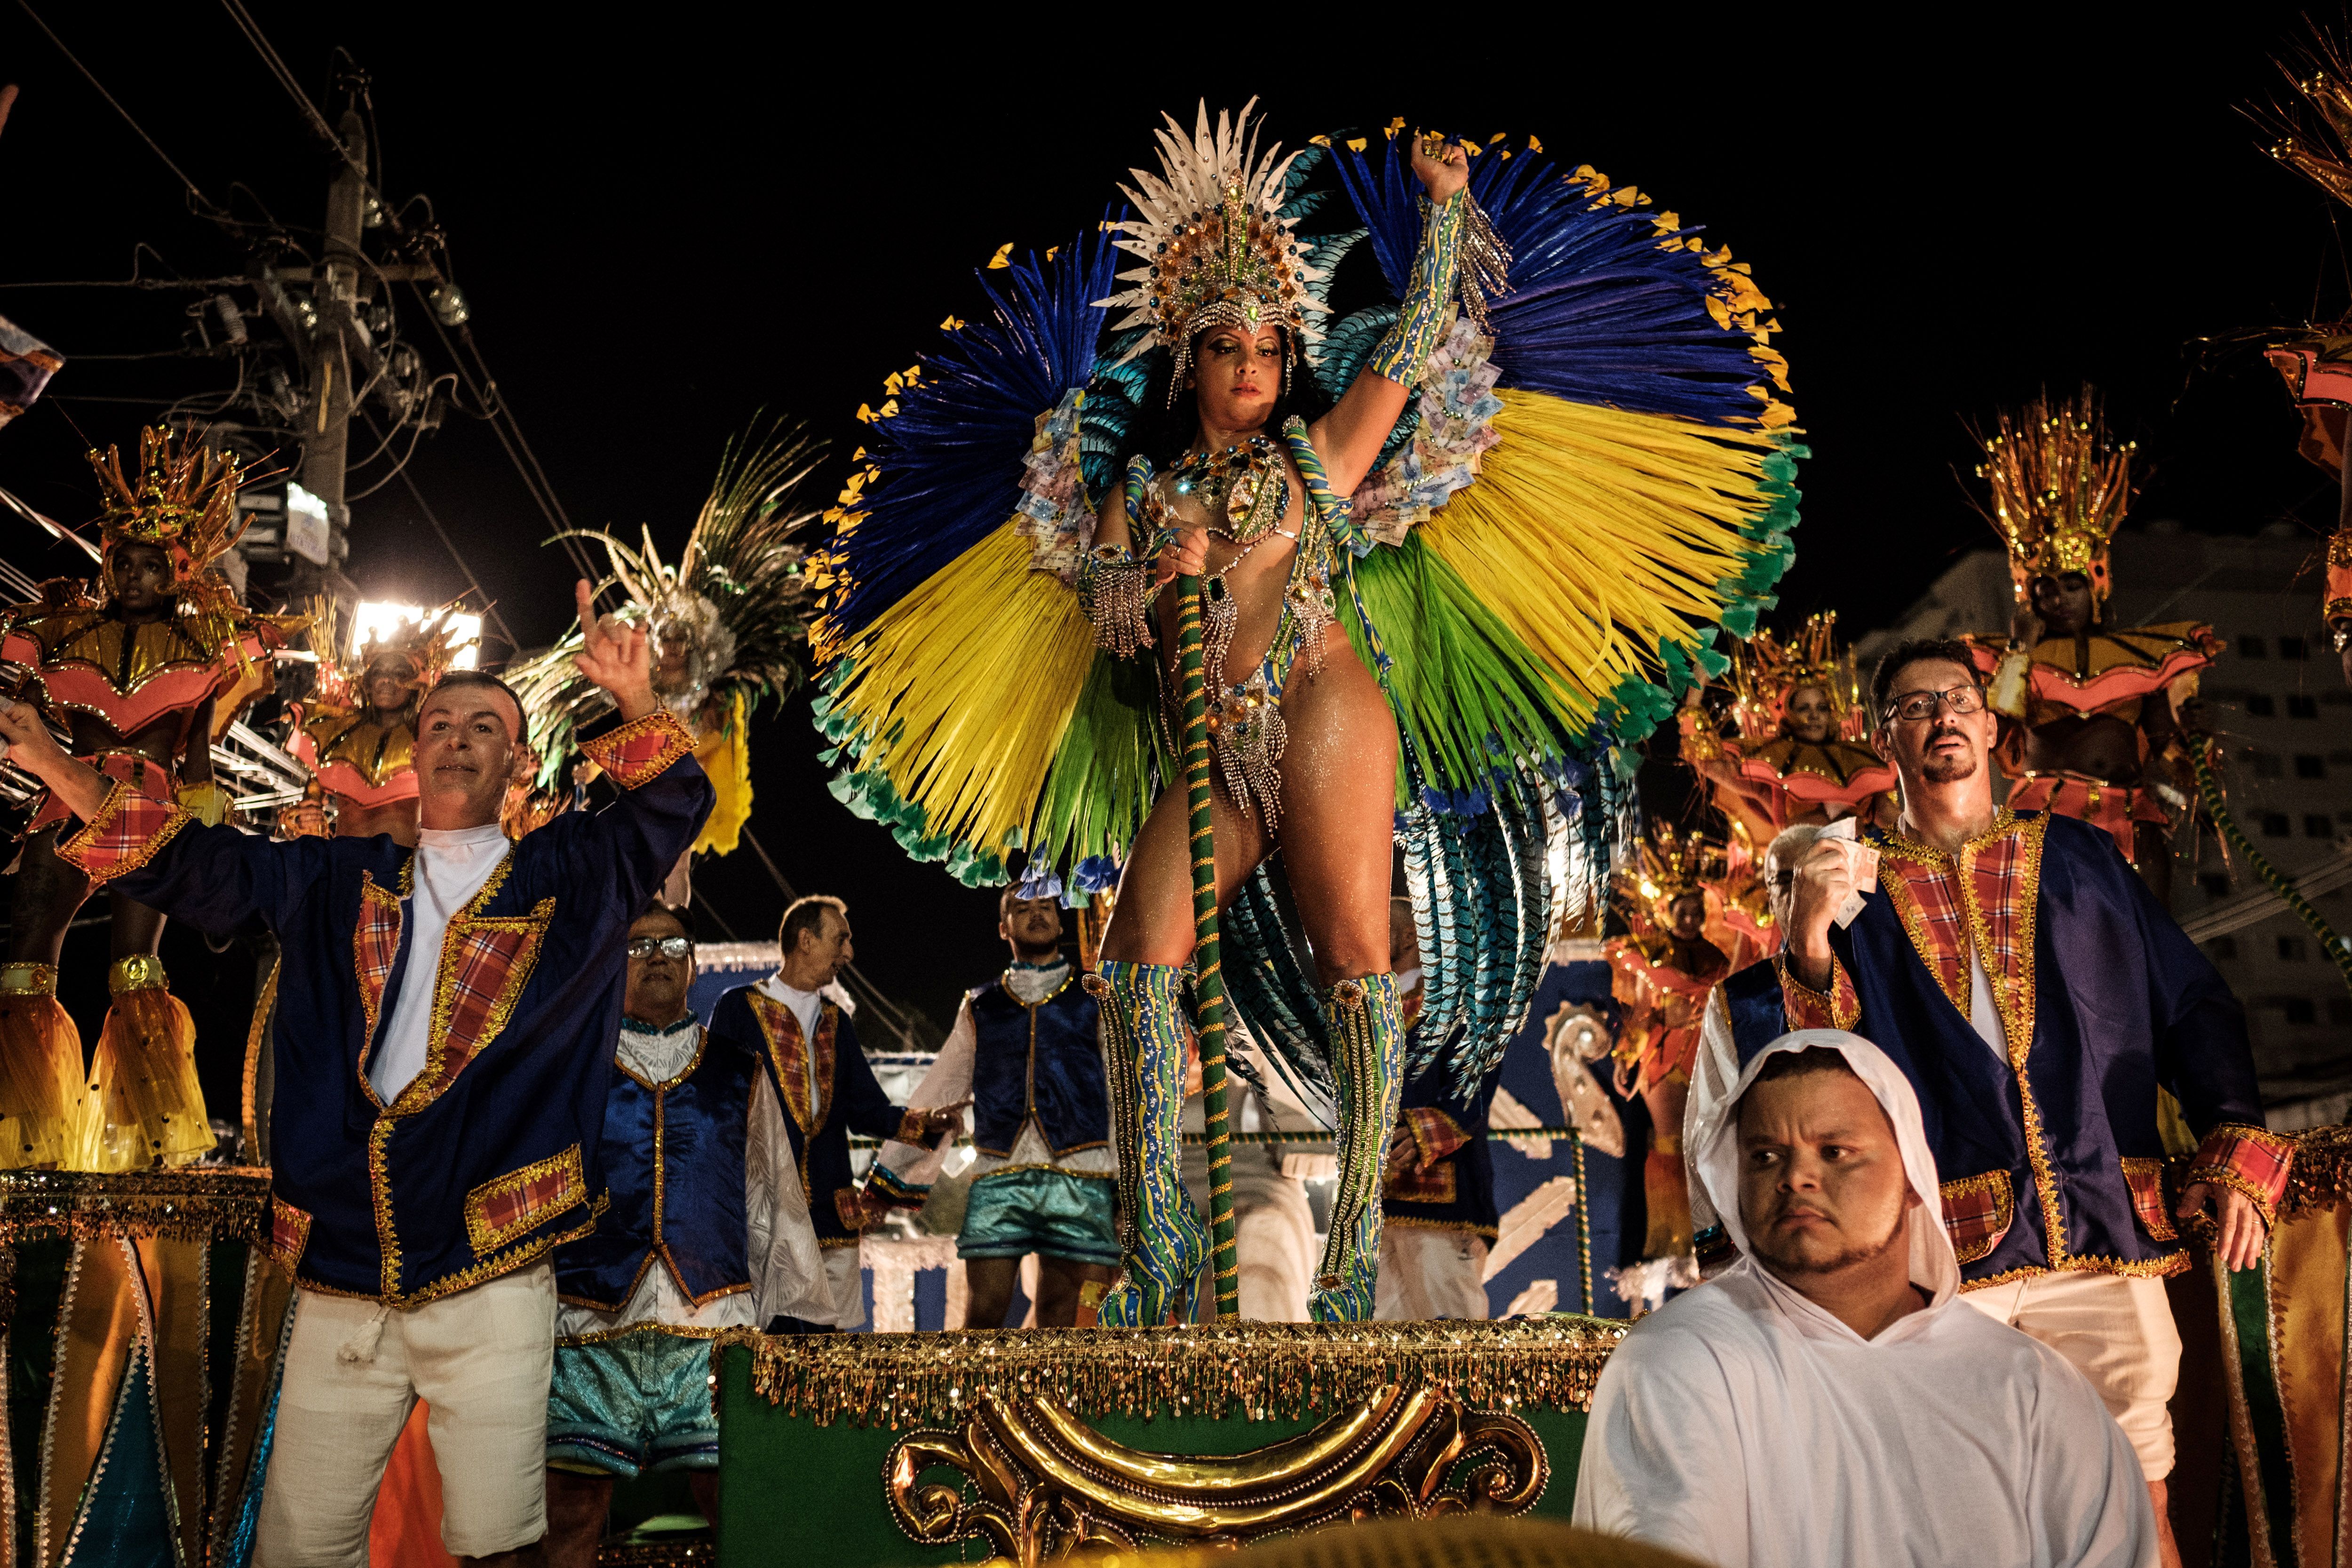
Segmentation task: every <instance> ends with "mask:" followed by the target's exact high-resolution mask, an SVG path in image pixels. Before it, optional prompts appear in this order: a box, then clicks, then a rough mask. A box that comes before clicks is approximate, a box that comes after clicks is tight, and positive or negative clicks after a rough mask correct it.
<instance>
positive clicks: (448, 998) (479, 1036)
mask: <svg viewBox="0 0 2352 1568" xmlns="http://www.w3.org/2000/svg"><path fill="white" fill-rule="evenodd" d="M513 868H514V851H513V850H512V849H509V850H508V851H507V858H505V859H503V860H501V861H499V868H498V869H497V870H495V871H493V872H491V873H490V879H489V880H488V881H487V882H485V883H483V884H482V890H481V891H480V892H478V893H477V894H475V895H474V896H473V898H472V899H470V900H467V904H466V907H465V909H464V910H461V911H459V913H458V914H457V917H456V918H455V919H453V920H451V921H450V922H449V929H448V931H446V932H445V933H444V934H443V936H442V938H441V962H440V969H439V973H437V974H436V976H435V980H434V986H433V1026H432V1034H431V1036H430V1042H431V1043H430V1044H429V1045H428V1046H427V1047H426V1050H425V1070H424V1071H422V1072H420V1073H418V1074H417V1075H416V1081H415V1082H414V1083H412V1084H410V1085H409V1086H408V1088H406V1089H404V1090H402V1091H401V1096H400V1099H399V1100H398V1101H397V1102H395V1103H394V1106H393V1110H394V1111H395V1112H397V1113H401V1114H408V1113H412V1112H415V1111H418V1110H423V1109H424V1108H425V1107H426V1106H428V1105H430V1104H432V1103H433V1101H434V1100H437V1099H439V1098H440V1096H441V1095H442V1093H443V1092H444V1091H445V1090H446V1089H448V1087H449V1086H450V1085H451V1084H453V1083H455V1082H457V1075H458V1074H459V1073H461V1072H463V1071H465V1070H466V1068H467V1065H468V1064H469V1063H471V1062H472V1061H473V1059H474V1058H476V1057H478V1056H480V1055H481V1054H482V1053H483V1052H484V1051H486V1050H488V1049H489V1047H490V1046H491V1044H492V1043H493V1042H495V1041H496V1040H497V1039H498V1037H499V1034H500V1033H501V1032H502V1031H504V1030H505V1028H506V1026H507V1022H508V1020H509V1018H511V1017H512V1016H513V1015H514V1007H515V1002H516V1001H517V999H518V998H520V996H521V994H522V989H523V987H524V986H525V985H527V984H530V976H531V971H532V970H533V969H535V968H536V967H537V966H538V963H539V950H540V945H541V942H543V941H544V940H545V938H546V935H547V927H548V924H549V922H550V921H552V920H553V919H554V918H555V900H553V899H551V898H550V899H541V900H539V902H538V903H537V904H535V905H533V906H532V907H531V911H530V913H529V914H527V915H499V916H485V915H484V914H482V913H481V911H482V910H483V909H485V908H486V907H488V904H489V902H490V900H492V899H495V898H497V897H498V895H499V891H500V890H501V889H504V888H505V886H506V880H507V874H508V872H509V871H510V870H512V869H513Z"/></svg>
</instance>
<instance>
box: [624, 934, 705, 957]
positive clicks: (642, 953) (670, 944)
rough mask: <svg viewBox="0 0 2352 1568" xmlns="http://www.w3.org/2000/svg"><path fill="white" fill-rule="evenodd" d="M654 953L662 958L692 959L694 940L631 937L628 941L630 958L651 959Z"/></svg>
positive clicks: (681, 937)
mask: <svg viewBox="0 0 2352 1568" xmlns="http://www.w3.org/2000/svg"><path fill="white" fill-rule="evenodd" d="M656 952H658V953H660V954H661V955H662V956H663V957H664V958H675V959H680V960H684V959H688V958H692V957H693V956H694V939H693V938H692V937H690V936H633V937H631V938H630V939H629V956H630V957H631V958H651V957H652V956H653V955H654V954H655V953H656Z"/></svg>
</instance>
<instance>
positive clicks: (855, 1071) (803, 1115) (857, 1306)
mask: <svg viewBox="0 0 2352 1568" xmlns="http://www.w3.org/2000/svg"><path fill="white" fill-rule="evenodd" d="M776 941H777V945H778V947H779V948H780V950H781V952H782V963H780V964H779V965H778V966H777V969H776V972H775V973H773V974H771V975H770V976H768V978H766V979H765V980H762V981H761V982H760V983H759V984H756V985H739V986H737V987H736V988H735V989H734V990H732V991H730V992H728V993H727V994H725V995H723V996H721V997H720V998H719V1005H718V1006H717V1007H716V1008H714V1009H712V1011H711V1015H710V1039H711V1041H712V1043H713V1044H715V1045H719V1046H723V1047H727V1048H728V1049H730V1050H740V1051H746V1052H749V1053H750V1054H751V1055H752V1056H754V1057H756V1058H759V1059H760V1060H761V1061H762V1062H765V1063H766V1064H767V1068H768V1071H769V1073H770V1074H771V1075H772V1080H773V1082H774V1084H775V1087H776V1092H777V1093H778V1094H779V1095H780V1096H781V1097H782V1100H783V1104H784V1111H785V1116H784V1131H785V1135H786V1136H787V1138H788V1139H789V1140H790V1142H791V1144H792V1152H793V1163H794V1164H795V1165H796V1166H797V1167H798V1169H799V1171H800V1177H801V1189H802V1191H803V1192H804V1193H806V1194H808V1206H809V1215H810V1218H811V1219H813V1220H814V1222H815V1226H816V1239H817V1245H818V1246H819V1247H823V1248H824V1266H825V1276H826V1279H827V1281H828V1285H829V1291H830V1295H831V1300H832V1311H831V1313H830V1314H829V1315H828V1316H826V1317H824V1318H823V1319H819V1320H817V1321H823V1322H830V1323H831V1324H832V1325H833V1326H835V1327H836V1328H842V1329H854V1328H856V1327H857V1325H858V1324H860V1323H862V1322H864V1321H866V1292H865V1285H864V1281H863V1279H862V1276H861V1268H860V1265H859V1262H858V1254H857V1243H858V1238H859V1237H861V1236H863V1235H864V1234H865V1232H866V1228H867V1227H868V1226H871V1225H873V1224H874V1222H875V1221H876V1220H877V1219H879V1218H880V1217H881V1213H882V1210H881V1206H880V1205H879V1204H878V1203H877V1204H875V1205H868V1203H867V1201H866V1194H864V1193H862V1192H861V1191H860V1190H859V1189H858V1186H857V1184H856V1177H855V1175H854V1174H853V1173H852V1170H851V1166H850V1160H849V1135H850V1134H851V1133H852V1132H856V1133H857V1134H859V1135H861V1136H863V1137H866V1138H896V1139H898V1140H900V1141H902V1142H908V1143H923V1144H929V1143H932V1142H936V1141H938V1140H939V1139H940V1138H941V1137H943V1136H945V1135H946V1134H948V1133H950V1132H953V1131H956V1130H957V1129H958V1128H960V1127H961V1126H962V1124H963V1113H962V1112H961V1110H935V1111H924V1110H908V1109H907V1108H906V1107H904V1106H898V1105H893V1104H891V1103H890V1097H889V1096H888V1095H887V1094H885V1093H883V1092H882V1086H881V1084H880V1083H878V1082H877V1081H876V1079H875V1077H874V1068H872V1066H870V1065H869V1064H868V1063H867V1062H866V1053H865V1052H864V1051H863V1050H861V1049H860V1048H859V1047H858V1044H857V1029H856V1026H855V1025H853V1024H852V1023H851V1022H850V1021H849V1015H848V1013H847V1012H846V1010H845V1009H844V1008H843V1007H842V1006H841V1005H840V1004H839V1003H837V1002H835V1000H834V999H833V998H832V997H830V996H828V995H826V994H824V992H825V989H826V987H828V986H830V985H832V984H833V983H834V982H835V980H836V979H838V978H839V977H840V974H841V971H842V969H843V967H844V966H845V965H846V964H847V963H849V962H850V961H851V960H852V959H853V958H855V957H856V947H855V946H854V944H853V943H852V942H851V938H850V931H849V908H848V906H847V905H846V904H844V903H843V902H842V901H841V900H839V899H836V898H834V897H832V896H830V895H828V894H824V893H812V894H810V895H809V896H808V897H806V898H803V899H799V900H794V902H793V905H792V907H791V908H790V909H787V910H785V911H784V919H783V924H782V927H781V928H780V929H779V931H778V932H777V936H776ZM798 1315H799V1316H803V1317H807V1316H810V1314H806V1313H803V1314H798Z"/></svg>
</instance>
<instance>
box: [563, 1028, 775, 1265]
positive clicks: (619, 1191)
mask: <svg viewBox="0 0 2352 1568" xmlns="http://www.w3.org/2000/svg"><path fill="white" fill-rule="evenodd" d="M759 1070H760V1063H759V1058H756V1057H754V1056H752V1055H751V1053H750V1052H748V1051H745V1050H742V1049H740V1047H732V1046H730V1045H729V1044H728V1043H727V1042H726V1041H723V1040H720V1039H719V1038H717V1037H713V1036H711V1035H709V1034H705V1035H704V1036H703V1037H702V1041H701V1044H700V1046H699V1047H698V1049H697V1051H696V1053H695V1056H694V1058H693V1059H692V1060H691V1061H689V1062H688V1064H687V1067H686V1068H685V1070H684V1071H683V1072H681V1073H680V1074H679V1075H678V1076H677V1077H676V1078H673V1079H667V1080H665V1081H662V1082H659V1083H656V1082H653V1081H650V1080H648V1079H642V1078H639V1077H638V1076H637V1075H636V1074H635V1073H634V1072H632V1071H631V1070H630V1069H629V1068H627V1067H626V1066H625V1065H622V1064H620V1063H618V1062H615V1064H614V1072H613V1090H612V1093H611V1094H610V1095H609V1096H608V1097H607V1098H606V1100H605V1101H604V1138H603V1140H602V1143H601V1152H602V1157H603V1161H604V1180H605V1182H606V1183H607V1184H609V1188H610V1191H611V1194H612V1206H611V1207H609V1208H607V1209H606V1210H605V1211H604V1217H603V1218H602V1219H601V1220H599V1221H598V1222H597V1226H596V1230H595V1233H594V1234H593V1235H592V1236H589V1237H583V1239H581V1240H579V1241H574V1242H571V1243H569V1244H567V1245H566V1246H564V1247H562V1248H560V1249H558V1251H557V1252H556V1255H555V1286H556V1291H557V1293H558V1294H559V1295H561V1296H562V1299H563V1300H566V1301H568V1302H570V1303H572V1305H573V1306H578V1307H593V1308H596V1309H598V1310H603V1311H607V1312H612V1311H618V1310H620V1309H621V1308H622V1307H623V1306H625V1305H626V1304H627V1302H628V1300H629V1296H630V1294H631V1293H632V1292H633V1291H635V1289H636V1287H637V1282H638V1280H639V1279H640V1278H641V1277H642V1276H643V1275H644V1273H645V1271H646V1269H647V1268H665V1267H666V1268H668V1269H669V1270H670V1271H671V1273H672V1274H674V1275H675V1276H676V1277H677V1282H678V1284H679V1285H680V1286H681V1287H683V1288H684V1289H685V1291H686V1293H687V1294H688V1296H690V1297H692V1298H693V1299H694V1304H695V1305H696V1306H698V1307H699V1306H701V1305H703V1304H704V1303H705V1302H708V1301H711V1300H717V1299H718V1298H719V1297H720V1296H726V1295H731V1294H733V1293H734V1292H736V1291H739V1290H748V1289H751V1259H750V1256H749V1248H748V1244H747V1237H748V1231H747V1227H746V1220H745V1216H744V1212H743V1147H744V1143H745V1142H746V1140H747V1139H748V1137H749V1136H750V1121H749V1118H750V1112H751V1085H752V1080H753V1078H754V1075H756V1074H757V1073H758V1072H759Z"/></svg>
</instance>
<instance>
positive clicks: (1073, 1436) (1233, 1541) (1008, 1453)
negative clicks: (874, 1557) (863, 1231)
mask: <svg viewBox="0 0 2352 1568" xmlns="http://www.w3.org/2000/svg"><path fill="white" fill-rule="evenodd" d="M935 1468H949V1469H953V1470H957V1471H960V1472H961V1474H962V1476H963V1477H964V1479H965V1481H966V1482H968V1483H969V1485H970V1487H971V1489H974V1490H976V1491H977V1493H978V1496H977V1498H967V1496H966V1488H965V1486H964V1485H963V1484H961V1483H960V1484H958V1485H954V1486H949V1485H942V1484H938V1483H929V1484H927V1483H925V1482H924V1480H923V1479H922V1478H923V1476H924V1474H925V1472H927V1471H929V1470H932V1469H935ZM1550 1479H1551V1468H1550V1465H1549V1461H1548V1460H1547V1459H1546V1458H1545V1456H1544V1448H1543V1444H1542V1443H1541V1442H1540V1441H1539V1440H1538V1438H1537V1436H1536V1434H1535V1431H1534V1429H1533V1428H1531V1427H1530V1426H1528V1424H1527V1423H1526V1422H1524V1421H1522V1420H1520V1419H1519V1418H1518V1417H1517V1416H1515V1415H1486V1414H1481V1413H1478V1412H1475V1411H1472V1410H1469V1409H1467V1408H1465V1406H1464V1405H1463V1404H1462V1403H1461V1401H1459V1400H1458V1399H1456V1398H1454V1396H1453V1395H1452V1394H1448V1393H1446V1392H1444V1390H1442V1389H1439V1388H1435V1387H1433V1386H1430V1385H1428V1384H1423V1385H1422V1386H1420V1387H1417V1388H1412V1389H1411V1390H1408V1389H1407V1388H1405V1387H1404V1386H1403V1385H1402V1384H1390V1385H1388V1386H1387V1387H1384V1388H1381V1389H1380V1390H1378V1391H1377V1392H1375V1393H1374V1394H1373V1395H1372V1397H1371V1398H1370V1400H1369V1401H1367V1402H1366V1403H1364V1404H1362V1405H1358V1406H1357V1407H1356V1408H1354V1409H1352V1410H1348V1411H1345V1412H1343V1413H1341V1414H1340V1415H1335V1416H1333V1417H1332V1418H1331V1419H1329V1420H1328V1421H1326V1422H1324V1423H1323V1424H1322V1425H1320V1426H1317V1427H1315V1428H1314V1429H1313V1430H1312V1431H1309V1432H1306V1433H1302V1434H1301V1435H1299V1436H1296V1437H1291V1438H1287V1439H1286V1440H1284V1441H1282V1442H1279V1443H1276V1444H1273V1445H1271V1446H1269V1447H1264V1448H1257V1449H1254V1450H1252V1451H1251V1452H1249V1453H1245V1454H1237V1455H1231V1456H1227V1455H1203V1456H1199V1457H1194V1456H1188V1455H1181V1454H1155V1453H1150V1452H1146V1451H1144V1450H1142V1449H1137V1448H1129V1447H1125V1446H1123V1445H1121V1444H1118V1443H1115V1442H1113V1441H1111V1440H1110V1439H1109V1438H1108V1437H1105V1436H1102V1435H1101V1434H1100V1433H1098V1432H1097V1431H1095V1430H1094V1429H1093V1428H1092V1427H1090V1426H1087V1425H1086V1423H1084V1422H1083V1421H1081V1420H1079V1419H1078V1418H1077V1417H1076V1416H1074V1415H1071V1414H1070V1413H1069V1412H1068V1411H1066V1410H1065V1409H1064V1408H1063V1407H1062V1406H1061V1405H1057V1404H1056V1403H1055V1402H1054V1401H1053V1400H1051V1399H1047V1398H1044V1397H1042V1396H1038V1395H1034V1394H1025V1395H1020V1396H1016V1397H1014V1398H1012V1399H1009V1400H1008V1399H1001V1398H999V1397H997V1396H996V1395H994V1394H982V1395H981V1396H980V1398H979V1399H978V1400H977V1401H976V1407H975V1408H974V1409H973V1411H972V1413H971V1419H970V1420H968V1421H966V1422H965V1423H964V1425H963V1426H961V1428H960V1429H958V1430H955V1431H922V1432H913V1433H909V1434H908V1436H904V1437H901V1438H900V1439H899V1440H898V1442H897V1443H895V1444H893V1445H892V1446H891V1448H890V1452H889V1455H888V1457H887V1458H886V1459H885V1460H884V1462H883V1485H884V1490H885V1493H886V1495H887V1500H888V1502H889V1507H890V1511H891V1515H892V1517H893V1518H895V1519H896V1520H897V1521H898V1526H899V1528H900V1529H902V1530H904V1531H906V1532H907V1534H908V1536H909V1537H911V1538H912V1539H913V1540H915V1541H917V1542H921V1543H923V1544H926V1545H939V1544H945V1543H948V1542H957V1541H982V1542H986V1543H987V1544H988V1545H990V1546H991V1547H992V1548H993V1549H994V1551H995V1553H996V1555H997V1556H998V1557H999V1558H1002V1559H1005V1560H1008V1561H1010V1562H1012V1563H1018V1564H1020V1568H1043V1565H1044V1564H1048V1563H1059V1562H1061V1561H1063V1560H1064V1559H1066V1558H1067V1557H1068V1556H1069V1555H1070V1553H1071V1552H1075V1551H1078V1550H1081V1549H1095V1550H1100V1549H1132V1548H1133V1547H1135V1546H1136V1545H1137V1544H1138V1543H1139V1542H1140V1541H1144V1540H1156V1541H1165V1542H1205V1543H1213V1544H1220V1545H1239V1544H1241V1543H1242V1542H1247V1541H1250V1540H1253V1539H1255V1538H1256V1537H1259V1536H1265V1535H1272V1534H1276V1533H1288V1532H1295V1531H1310V1530H1316V1529H1321V1528H1326V1527H1328V1526H1331V1525H1335V1524H1348V1523H1353V1522H1356V1521H1360V1520H1364V1519H1370V1518H1375V1517H1381V1516H1391V1517H1400V1518H1408V1519H1431V1518H1435V1517H1438V1516H1441V1515H1444V1514H1453V1513H1466V1512H1470V1511H1472V1510H1477V1511H1480V1512H1491V1513H1505V1514H1508V1513H1521V1512H1524V1511H1526V1510H1528V1509H1530V1508H1532V1507H1534V1506H1535V1504H1536V1503H1537V1502H1538V1500H1540V1499H1541V1498H1542V1496H1543V1493H1544V1488H1545V1486H1546V1485H1547V1484H1548V1483H1549V1480H1550Z"/></svg>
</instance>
